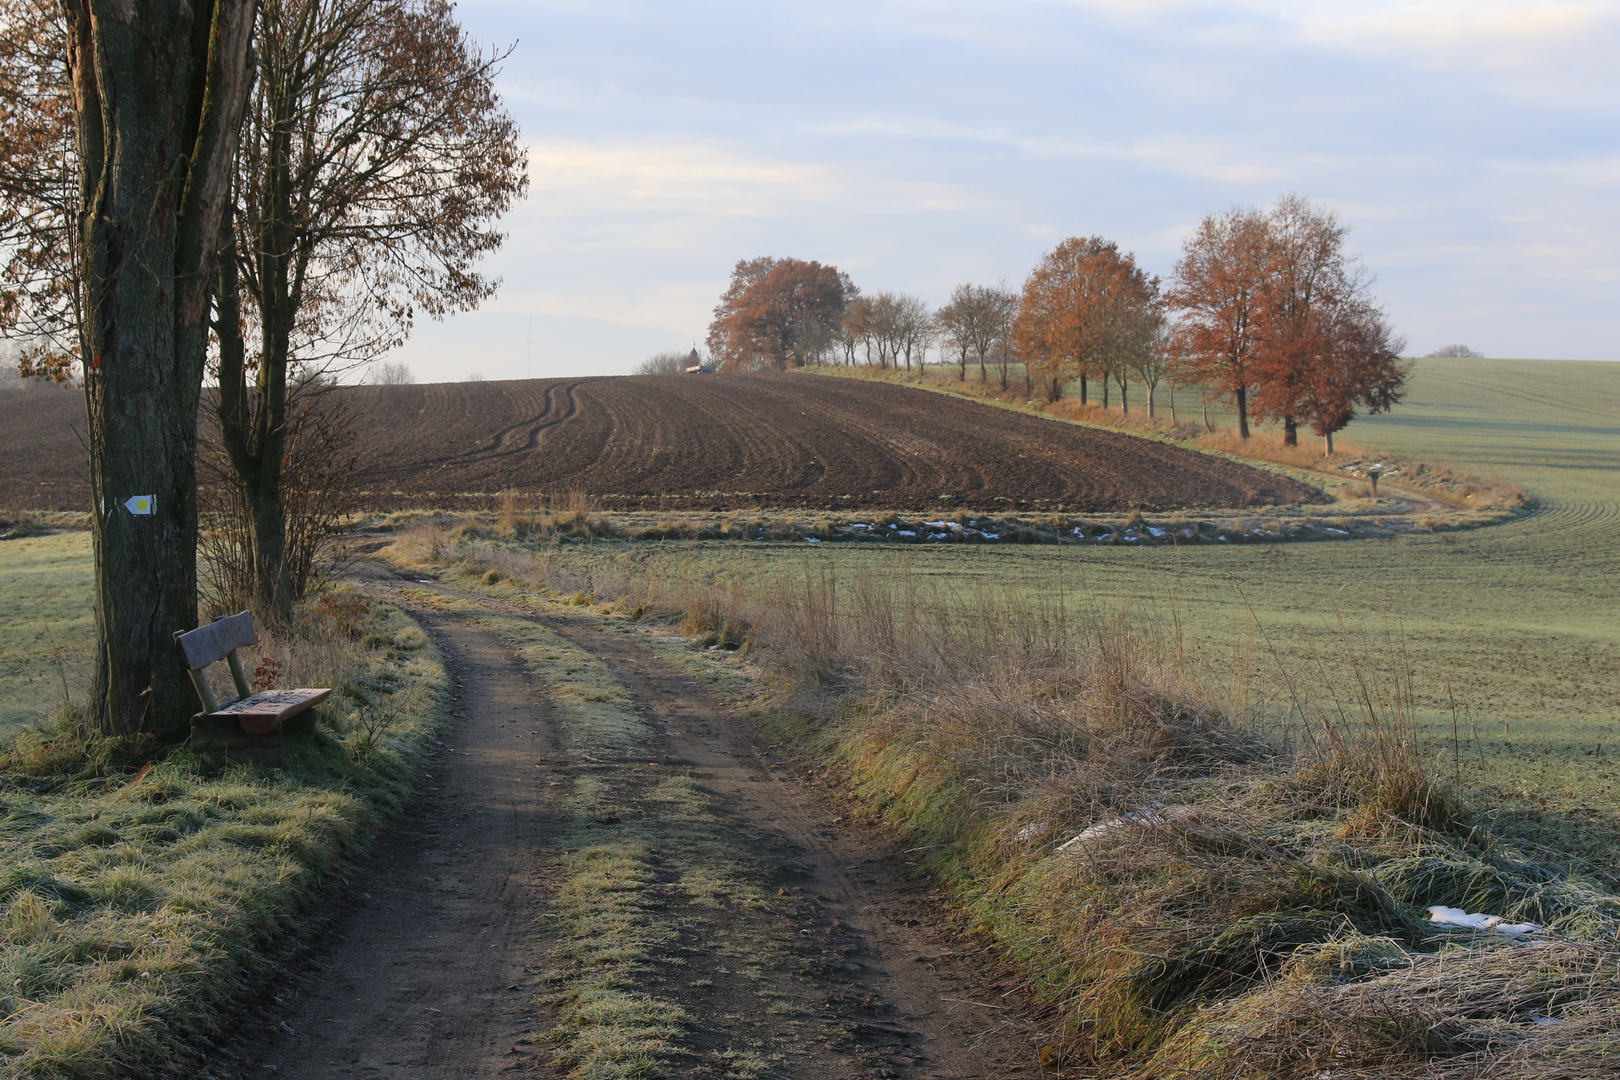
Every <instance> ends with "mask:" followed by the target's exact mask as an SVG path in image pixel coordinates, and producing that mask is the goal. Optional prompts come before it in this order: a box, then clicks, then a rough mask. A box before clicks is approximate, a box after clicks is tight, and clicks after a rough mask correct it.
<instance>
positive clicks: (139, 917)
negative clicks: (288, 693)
mask: <svg viewBox="0 0 1620 1080" xmlns="http://www.w3.org/2000/svg"><path fill="white" fill-rule="evenodd" d="M339 599H341V600H342V601H343V602H342V603H340V604H338V605H337V608H336V609H335V610H341V611H342V612H343V614H344V616H345V617H344V618H343V619H339V620H334V619H331V618H324V617H321V616H319V615H317V614H315V613H314V611H313V610H311V611H310V612H308V613H306V616H305V619H304V620H303V622H302V623H301V630H300V632H299V633H297V634H296V635H295V636H293V637H290V638H288V639H285V640H273V639H270V638H268V637H266V638H265V640H264V641H262V642H261V646H260V648H259V649H258V650H257V651H259V652H261V653H263V654H264V655H265V656H267V657H269V658H271V659H272V660H274V661H275V662H276V665H279V667H280V669H281V671H282V673H283V678H282V684H283V685H305V686H322V685H329V686H332V687H333V688H334V693H333V696H332V698H331V700H330V701H329V703H328V704H327V705H326V706H324V707H323V711H322V715H321V717H320V722H319V723H318V725H317V728H316V731H315V732H314V733H313V734H310V735H302V736H289V737H288V739H287V745H286V767H285V768H284V769H267V768H258V767H237V768H233V769H229V770H226V771H224V772H220V773H215V774H210V773H207V772H205V771H204V770H202V769H201V768H199V766H198V763H197V760H196V758H195V757H194V755H192V754H191V752H190V751H189V750H187V749H185V748H184V747H180V748H176V749H174V750H172V751H169V752H167V753H164V752H163V750H162V748H160V747H152V746H138V745H131V744H125V743H122V742H119V741H117V740H109V739H104V738H100V737H94V736H90V735H87V734H86V733H85V732H84V730H83V728H82V725H81V723H80V718H79V716H78V714H77V712H76V711H75V710H73V709H71V708H64V709H63V710H61V711H59V712H58V713H57V714H56V715H55V716H54V717H53V718H52V719H51V720H49V721H47V722H45V723H42V724H40V725H38V726H36V727H33V728H31V729H28V730H25V731H23V732H21V733H18V734H16V735H14V736H12V737H10V738H9V739H8V740H7V741H6V743H5V744H4V746H3V748H0V866H3V867H4V870H3V871H0V1015H3V1016H4V1020H0V1069H3V1070H4V1071H5V1073H6V1074H7V1075H12V1076H19V1077H39V1078H45V1077H50V1078H69V1077H72V1078H83V1080H90V1078H108V1077H130V1076H150V1075H156V1074H162V1073H169V1074H173V1073H175V1072H176V1071H183V1070H184V1068H185V1067H186V1064H187V1062H189V1061H191V1060H193V1059H194V1057H195V1055H196V1053H197V1046H198V1043H199V1042H201V1043H203V1044H206V1043H207V1040H208V1038H209V1036H211V1035H214V1034H215V1033H216V1027H215V1025H216V1021H217V1017H218V1014H219V1013H218V1011H219V1009H220V1008H221V1007H222V1006H224V1005H225V1004H227V1003H228V1002H230V1001H231V1000H232V999H233V998H235V997H236V996H238V995H239V994H241V993H242V992H243V991H244V989H245V988H248V987H250V986H251V985H252V984H253V982H254V979H255V972H256V969H257V968H258V967H259V966H260V964H261V963H262V959H263V955H264V952H265V950H266V949H267V948H269V947H270V946H271V945H272V943H275V942H277V941H278V939H284V938H285V936H286V935H288V934H289V933H292V934H296V932H297V927H298V925H299V920H300V917H301V916H302V915H303V914H304V913H306V912H308V911H309V910H310V909H311V907H312V905H313V904H314V903H315V902H316V901H317V900H318V898H319V897H321V896H322V895H323V894H324V892H325V890H326V888H327V887H328V885H329V883H330V882H331V880H332V879H333V878H334V877H335V876H338V875H340V874H341V871H342V867H343V866H344V865H345V863H346V862H347V861H348V860H349V859H351V858H352V857H353V856H354V855H355V854H356V853H357V852H359V851H360V850H361V849H363V848H364V847H365V846H366V845H367V843H368V842H369V839H370V837H371V835H372V834H373V833H374V832H375V830H376V828H377V827H378V826H379V825H380V824H381V823H382V821H383V820H384V819H385V818H386V817H387V816H388V815H389V814H390V813H391V812H392V811H394V810H395V809H396V808H398V807H399V806H400V805H401V803H402V802H403V800H404V799H405V797H406V796H407V794H408V793H409V792H410V790H411V788H412V787H413V786H414V777H415V775H416V773H417V772H418V771H419V768H418V762H419V760H420V757H421V755H422V753H423V751H424V747H425V745H426V744H427V743H428V742H430V740H431V735H432V733H433V732H434V731H435V730H436V729H437V728H438V726H439V724H440V723H441V721H442V719H443V716H444V710H445V703H446V700H447V697H446V695H447V693H448V690H447V685H446V679H445V673H444V669H443V667H442V666H441V664H440V662H439V659H438V657H437V654H436V653H435V651H434V650H433V648H432V647H431V645H430V644H429V642H428V639H427V636H426V634H425V633H423V631H422V630H421V628H420V627H418V626H417V625H416V624H415V623H414V622H412V621H411V620H410V619H409V618H407V617H406V616H405V615H404V614H403V613H401V612H400V611H399V610H398V609H396V608H393V607H391V606H389V605H386V604H371V603H370V602H369V601H367V600H366V599H365V598H364V597H360V596H358V595H356V594H347V595H346V596H344V597H340V598H339ZM330 606H331V605H329V607H330ZM250 666H252V665H250ZM259 666H261V667H263V666H267V665H264V664H263V663H262V661H261V662H260V665H259Z"/></svg>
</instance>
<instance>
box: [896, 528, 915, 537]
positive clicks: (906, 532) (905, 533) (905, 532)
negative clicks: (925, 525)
mask: <svg viewBox="0 0 1620 1080" xmlns="http://www.w3.org/2000/svg"><path fill="white" fill-rule="evenodd" d="M895 535H896V536H916V535H917V534H916V533H914V532H912V531H911V530H910V529H901V530H900V531H899V532H898V533H896V534H895Z"/></svg>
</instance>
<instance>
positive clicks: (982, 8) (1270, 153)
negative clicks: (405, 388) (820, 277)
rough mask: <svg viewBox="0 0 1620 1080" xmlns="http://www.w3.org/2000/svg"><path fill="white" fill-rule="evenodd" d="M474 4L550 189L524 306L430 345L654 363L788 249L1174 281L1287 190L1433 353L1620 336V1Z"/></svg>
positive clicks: (543, 188) (1603, 343)
mask: <svg viewBox="0 0 1620 1080" xmlns="http://www.w3.org/2000/svg"><path fill="white" fill-rule="evenodd" d="M458 12H459V13H460V14H461V16H462V17H463V18H464V19H465V20H467V21H468V22H469V24H470V28H471V29H472V31H473V33H474V35H475V36H476V37H478V38H479V39H480V40H485V41H511V40H513V39H514V38H517V39H520V42H521V43H520V45H519V49H518V52H517V53H516V54H514V56H513V58H512V59H511V60H510V61H509V62H508V64H507V66H506V72H505V74H504V75H503V84H502V85H503V92H504V93H505V94H506V95H507V99H508V101H509V103H510V105H511V107H512V109H513V110H514V112H515V113H516V114H517V116H518V119H519V121H520V123H521V125H522V127H523V130H524V132H525V134H526V136H527V137H528V138H529V139H530V140H531V142H530V146H531V151H532V156H531V163H532V168H531V173H532V177H533V190H532V192H531V196H530V199H529V201H528V202H527V203H526V204H525V205H524V206H522V207H520V208H518V209H517V210H516V211H515V212H514V214H513V215H512V217H511V218H510V220H509V221H508V226H509V228H510V229H511V234H512V238H511V241H510V243H509V244H508V246H507V248H506V250H505V251H503V252H502V253H500V254H499V255H498V256H497V257H496V258H495V259H494V260H492V262H491V270H492V271H493V272H495V273H498V274H500V275H502V276H503V277H504V278H505V283H506V284H505V289H504V291H503V293H502V295H501V296H500V297H498V298H497V299H496V300H495V301H494V302H492V304H491V305H489V306H488V307H487V308H486V309H485V311H484V312H481V313H478V314H475V315H472V316H464V317H459V318H458V319H457V320H456V321H455V322H454V324H453V327H454V329H453V332H446V333H445V334H438V333H437V331H431V332H430V329H429V328H424V330H423V335H422V337H421V339H420V341H419V343H418V345H413V346H412V348H413V349H414V348H418V347H420V348H421V352H419V353H418V355H419V356H420V357H421V360H420V363H417V362H416V361H413V366H418V367H423V366H426V365H430V364H431V363H434V362H437V361H436V360H434V359H432V357H433V356H434V355H437V354H436V353H435V352H434V350H442V349H445V348H457V349H459V348H464V347H466V344H467V343H476V342H478V341H480V340H484V339H485V337H487V339H488V340H490V341H498V342H501V345H500V348H501V349H502V350H504V355H507V356H509V357H513V356H516V357H521V356H523V345H524V337H525V334H526V332H527V326H528V320H529V319H530V318H531V317H532V318H533V319H534V320H535V330H534V334H535V337H536V339H537V340H540V339H544V341H545V342H546V349H547V354H546V355H547V356H549V357H551V358H552V359H553V360H554V361H555V363H557V364H563V363H565V362H571V363H574V364H576V365H577V367H576V368H574V370H578V371H589V370H603V371H609V370H618V371H622V370H628V368H629V366H630V365H631V364H633V363H634V362H635V361H636V360H638V359H640V358H641V356H642V355H645V353H646V352H651V351H653V350H655V349H658V348H666V347H674V346H676V345H682V344H683V343H685V342H688V341H690V340H692V339H693V338H694V337H699V338H701V336H702V333H703V329H704V327H705V326H706V324H707V322H708V317H709V311H710V309H711V308H712V307H713V304H714V298H715V297H716V296H717V295H718V293H719V291H720V289H721V288H722V287H723V285H724V282H725V280H726V276H727V274H728V273H729V271H730V268H731V265H732V264H733V263H734V262H735V261H736V260H737V259H738V258H744V257H751V256H755V255H761V254H774V255H795V256H798V257H800V258H815V259H821V260H822V261H826V262H832V263H835V264H836V265H838V266H840V267H841V268H844V269H846V270H848V271H850V272H851V273H852V274H853V275H854V276H855V277H856V280H857V282H858V283H859V284H861V286H862V287H863V288H868V289H885V288H887V289H899V290H904V291H910V292H916V293H918V294H920V295H923V296H925V297H927V298H929V299H930V300H933V301H936V302H937V301H939V300H942V299H943V298H944V296H945V295H947V294H948V292H949V289H950V287H951V286H952V285H953V284H955V283H956V282H959V281H964V280H974V281H985V280H989V281H994V280H996V279H998V278H1001V277H1006V278H1007V279H1009V281H1011V282H1013V283H1015V284H1016V283H1017V282H1018V281H1019V280H1021V279H1022V277H1023V275H1024V274H1025V273H1026V272H1027V270H1028V268H1029V267H1030V266H1031V265H1033V263H1034V261H1035V260H1036V259H1037V258H1038V257H1039V255H1040V254H1041V252H1042V251H1043V250H1044V249H1046V248H1049V247H1050V246H1051V245H1052V244H1053V243H1055V242H1056V241H1058V240H1060V239H1062V238H1063V237H1065V236H1070V235H1089V234H1093V233H1101V234H1103V235H1107V236H1110V237H1112V238H1114V239H1117V240H1118V241H1119V242H1120V243H1121V244H1122V246H1124V247H1126V248H1128V249H1133V250H1135V251H1136V252H1137V253H1138V255H1139V256H1140V257H1141V259H1142V260H1143V262H1144V263H1145V264H1146V265H1148V266H1150V267H1151V268H1152V269H1154V270H1155V271H1156V272H1160V273H1166V272H1168V271H1169V270H1170V268H1171V267H1172V266H1173V264H1174V262H1175V258H1176V255H1177V253H1178V250H1179V246H1180V239H1181V237H1182V236H1184V235H1185V234H1186V232H1187V231H1188V230H1190V229H1191V228H1192V227H1193V226H1194V225H1195V224H1196V223H1197V221H1198V220H1199V218H1200V217H1201V216H1202V215H1203V214H1205V213H1208V212H1211V211H1218V210H1222V209H1225V208H1226V207H1229V206H1232V205H1234V204H1257V205H1264V204H1266V203H1269V202H1270V201H1271V200H1273V199H1274V198H1275V197H1276V196H1278V195H1280V194H1282V193H1284V192H1298V193H1301V194H1304V195H1307V196H1310V197H1312V198H1314V199H1316V200H1318V201H1320V202H1322V203H1324V204H1326V205H1328V206H1330V207H1332V208H1333V209H1335V210H1336V211H1338V212H1339V213H1340V214H1341V216H1342V217H1343V218H1344V219H1345V220H1346V221H1347V222H1348V223H1349V224H1350V225H1351V226H1352V227H1353V232H1352V234H1351V242H1352V245H1353V246H1354V247H1355V248H1356V249H1357V250H1358V251H1360V253H1361V254H1362V255H1363V257H1364V259H1365V261H1366V263H1367V265H1368V267H1369V268H1370V269H1372V270H1373V271H1374V272H1376V273H1377V274H1378V275H1379V283H1378V286H1377V289H1378V293H1379V295H1380V296H1381V297H1382V298H1383V299H1384V301H1385V303H1386V304H1387V305H1388V307H1389V309H1390V311H1391V313H1392V315H1393V316H1394V317H1395V318H1396V321H1397V323H1398V325H1399V326H1400V327H1401V328H1402V329H1403V330H1404V331H1405V332H1407V333H1408V335H1409V336H1410V337H1411V338H1412V339H1413V341H1414V344H1417V343H1419V342H1421V341H1424V340H1427V339H1428V336H1429V335H1433V336H1434V337H1436V338H1438V339H1441V340H1437V341H1436V342H1435V344H1443V343H1444V342H1445V341H1447V340H1452V339H1458V340H1469V341H1470V342H1471V343H1474V344H1479V345H1481V347H1485V346H1487V345H1488V346H1489V348H1490V351H1493V352H1508V351H1512V350H1515V349H1516V350H1518V351H1519V353H1520V354H1521V355H1530V354H1541V355H1546V354H1558V355H1565V356H1574V357H1579V356H1589V357H1609V356H1614V355H1615V351H1614V350H1615V346H1614V342H1615V341H1616V340H1620V333H1617V332H1616V331H1617V329H1620V328H1617V327H1616V326H1615V318H1616V317H1615V316H1614V314H1612V312H1613V303H1612V293H1613V287H1614V284H1615V282H1616V279H1617V277H1620V255H1617V254H1616V253H1617V252H1620V198H1616V196H1617V195H1620V160H1617V158H1616V157H1615V154H1614V152H1613V147H1614V146H1616V145H1620V141H1617V139H1620V100H1617V95H1620V79H1617V78H1616V77H1615V76H1614V75H1613V74H1612V72H1614V71H1616V70H1620V5H1617V4H1615V3H1613V2H1603V3H1575V2H1567V0H1566V2H1535V0H1520V2H1505V0H1471V2H1463V0H1444V2H1436V0H1402V2H1396V0H1298V2H1291V3H1288V4H1286V5H1283V4H1278V3H1276V2H1275V0H971V2H970V0H859V2H857V0H822V2H820V3H817V4H814V5H761V4H757V3H752V2H749V3H744V2H742V0H694V2H693V3H689V4H682V5H674V6H672V5H661V4H653V3H649V2H646V0H613V2H612V3H611V4H595V3H584V2H577V0H539V2H537V3H518V2H516V0H463V2H462V4H461V5H460V6H459V7H458ZM514 341H515V342H516V345H514V344H513V342H514ZM540 356H541V353H540V351H539V349H538V347H537V349H536V365H537V369H538V365H539V362H540ZM446 362H448V361H446ZM512 362H515V361H509V367H510V363H512ZM548 362H550V361H548ZM484 367H485V368H486V374H490V375H491V376H493V375H494V374H495V370H494V369H495V367H496V365H495V364H493V363H487V364H484ZM548 370H552V369H548ZM537 373H538V370H537ZM554 373H559V372H555V371H554Z"/></svg>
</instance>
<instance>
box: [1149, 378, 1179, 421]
mask: <svg viewBox="0 0 1620 1080" xmlns="http://www.w3.org/2000/svg"><path fill="white" fill-rule="evenodd" d="M1158 385H1159V384H1158V383H1148V384H1147V396H1148V419H1149V420H1152V419H1153V418H1154V416H1153V388H1154V387H1156V386H1158ZM1173 411H1174V410H1172V412H1173ZM1171 419H1172V420H1173V419H1175V417H1174V416H1173V415H1172V416H1171Z"/></svg>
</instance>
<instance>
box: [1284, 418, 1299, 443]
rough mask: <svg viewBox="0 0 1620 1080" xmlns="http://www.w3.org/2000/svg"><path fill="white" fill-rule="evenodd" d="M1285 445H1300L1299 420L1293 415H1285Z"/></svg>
mask: <svg viewBox="0 0 1620 1080" xmlns="http://www.w3.org/2000/svg"><path fill="white" fill-rule="evenodd" d="M1283 445H1284V446H1298V445H1299V422H1298V421H1296V420H1295V419H1294V418H1293V417H1292V416H1285V417H1283Z"/></svg>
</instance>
